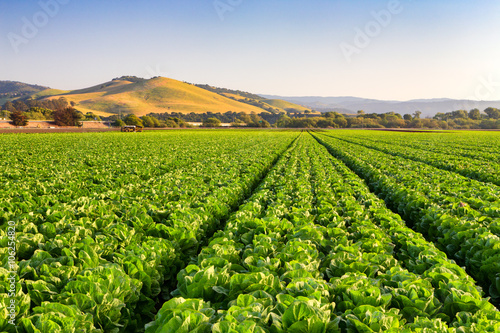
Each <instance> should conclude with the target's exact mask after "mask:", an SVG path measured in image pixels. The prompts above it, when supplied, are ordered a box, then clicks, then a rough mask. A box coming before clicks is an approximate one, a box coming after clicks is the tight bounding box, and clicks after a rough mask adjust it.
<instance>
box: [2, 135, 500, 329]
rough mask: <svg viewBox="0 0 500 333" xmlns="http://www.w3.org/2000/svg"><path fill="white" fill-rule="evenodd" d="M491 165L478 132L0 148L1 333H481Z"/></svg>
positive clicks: (493, 186) (491, 274)
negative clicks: (0, 157) (0, 184)
mask: <svg viewBox="0 0 500 333" xmlns="http://www.w3.org/2000/svg"><path fill="white" fill-rule="evenodd" d="M499 151H500V134H498V133H490V132H488V133H483V132H476V133H471V132H466V133H459V134H454V133H387V132H372V131H325V132H300V131H245V130H244V131H231V130H228V131H218V130H217V131H215V130H212V131H211V130H206V131H199V130H197V131H193V130H189V131H168V132H145V133H133V134H130V133H116V132H108V133H79V134H44V135H4V136H0V153H1V154H2V159H1V161H0V166H1V169H0V177H1V180H2V184H3V186H2V187H1V188H0V223H1V228H0V233H1V237H0V242H1V244H0V245H1V247H0V257H1V258H2V268H0V276H1V278H0V301H1V302H2V304H3V306H2V309H1V313H0V331H2V332H23V333H24V332H146V333H160V332H186V333H187V332H197V333H202V332H241V333H243V332H248V333H250V332H258V333H260V332H273V333H274V332H294V333H295V332H297V333H298V332H456V333H459V332H498V331H500V313H499V312H498V310H497V308H496V307H495V306H498V305H499V303H500V238H499V237H500V173H499V172H498V171H499V168H500V154H499ZM10 304H14V306H13V307H11V308H9V305H10ZM13 308H15V311H11V309H13ZM9 321H10V322H9ZM12 322H15V323H16V325H17V328H16V326H14V325H12Z"/></svg>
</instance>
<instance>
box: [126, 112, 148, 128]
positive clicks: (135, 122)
mask: <svg viewBox="0 0 500 333" xmlns="http://www.w3.org/2000/svg"><path fill="white" fill-rule="evenodd" d="M123 121H124V122H125V124H127V125H132V126H141V127H144V123H143V122H142V120H140V119H139V118H138V117H137V116H136V115H135V114H133V113H132V114H129V115H128V116H126V117H125V118H123Z"/></svg>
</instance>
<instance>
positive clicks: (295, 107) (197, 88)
mask: <svg viewBox="0 0 500 333" xmlns="http://www.w3.org/2000/svg"><path fill="white" fill-rule="evenodd" d="M61 97H64V98H66V99H67V100H68V102H73V103H72V104H74V105H75V108H77V109H78V110H80V111H82V112H84V113H87V112H93V113H95V114H97V115H100V116H110V115H113V114H119V113H122V114H126V113H135V114H136V115H138V116H142V115H145V114H148V113H165V112H169V113H172V112H179V113H191V112H194V113H207V112H213V113H217V112H220V113H225V112H228V111H233V112H245V113H251V112H255V113H261V112H269V113H281V112H286V111H289V112H298V113H303V112H305V111H307V110H316V111H320V112H327V111H336V112H340V113H344V114H356V113H357V111H358V110H363V111H364V112H365V113H385V112H391V111H393V112H397V113H400V114H406V113H408V114H412V113H414V112H415V111H417V110H418V111H421V112H422V116H423V117H426V116H431V117H432V116H434V115H435V114H436V113H438V112H443V113H445V112H451V111H455V110H461V109H463V110H471V109H473V108H478V109H479V110H481V111H483V110H484V109H486V108H487V107H495V108H500V101H471V100H456V99H448V98H437V99H415V100H411V101H405V102H403V101H385V100H376V99H366V98H358V97H315V96H305V97H284V96H274V95H256V94H253V93H248V92H244V91H239V90H231V89H227V88H217V87H213V86H210V85H206V84H190V83H186V82H181V81H177V80H173V79H169V78H164V77H155V78H152V79H149V80H148V79H143V78H138V77H135V76H122V77H120V78H115V79H113V80H111V81H109V82H104V83H102V84H99V85H96V86H93V87H89V88H85V89H78V90H72V91H68V90H57V89H51V88H48V87H44V86H39V85H32V84H27V83H22V82H15V81H0V105H3V104H4V103H5V102H6V101H12V100H15V99H21V100H23V99H28V98H32V99H57V98H61Z"/></svg>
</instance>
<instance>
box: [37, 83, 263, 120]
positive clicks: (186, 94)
mask: <svg viewBox="0 0 500 333" xmlns="http://www.w3.org/2000/svg"><path fill="white" fill-rule="evenodd" d="M61 96H63V97H65V98H66V99H67V100H68V102H75V103H76V104H75V108H76V109H78V110H80V111H82V112H83V113H86V112H93V113H95V114H98V115H101V116H109V115H112V114H119V113H120V112H121V113H134V114H136V115H137V116H143V115H146V114H148V113H165V112H170V113H171V112H181V113H191V112H194V113H204V112H214V113H216V112H221V113H224V112H227V111H233V112H245V113H251V112H256V113H261V112H265V110H263V109H261V108H259V107H257V106H253V105H248V104H245V103H241V102H239V101H236V100H232V99H230V98H227V97H224V96H221V95H219V94H216V93H213V92H210V91H208V90H205V89H202V88H199V87H196V86H194V85H191V84H188V83H184V82H181V81H177V80H173V79H168V78H163V77H157V78H153V79H150V80H136V82H132V81H129V80H127V79H126V78H122V79H115V80H113V81H110V82H107V83H104V84H101V85H97V86H94V87H90V88H86V89H81V90H74V91H71V92H62V93H56V94H54V95H53V96H49V97H46V98H49V99H54V98H60V97H61Z"/></svg>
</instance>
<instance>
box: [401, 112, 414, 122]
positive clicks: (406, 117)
mask: <svg viewBox="0 0 500 333" xmlns="http://www.w3.org/2000/svg"><path fill="white" fill-rule="evenodd" d="M403 119H404V120H408V121H412V120H413V117H412V116H411V114H408V113H407V114H405V115H404V116H403Z"/></svg>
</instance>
